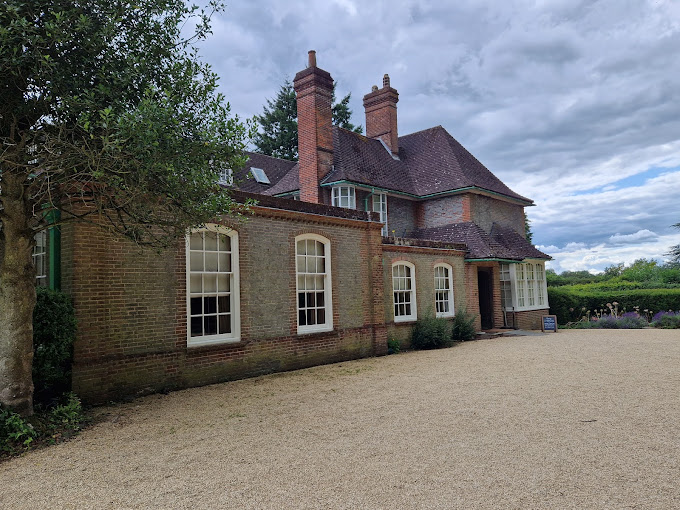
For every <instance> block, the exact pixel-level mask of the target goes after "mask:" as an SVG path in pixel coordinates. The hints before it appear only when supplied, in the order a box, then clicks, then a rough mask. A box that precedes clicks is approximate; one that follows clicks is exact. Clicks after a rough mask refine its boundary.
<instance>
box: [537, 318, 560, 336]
mask: <svg viewBox="0 0 680 510" xmlns="http://www.w3.org/2000/svg"><path fill="white" fill-rule="evenodd" d="M541 329H542V330H543V332H544V333H545V332H546V331H553V332H555V333H557V315H544V316H543V317H542V320H541Z"/></svg>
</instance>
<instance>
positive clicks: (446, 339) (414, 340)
mask: <svg viewBox="0 0 680 510" xmlns="http://www.w3.org/2000/svg"><path fill="white" fill-rule="evenodd" d="M448 345H451V324H450V323H449V321H448V320H446V319H444V318H437V317H432V316H426V317H423V318H422V319H418V320H417V321H416V324H415V326H413V331H412V332H411V347H412V348H413V349H438V348H439V347H446V346H448Z"/></svg>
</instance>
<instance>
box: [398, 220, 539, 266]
mask: <svg viewBox="0 0 680 510" xmlns="http://www.w3.org/2000/svg"><path fill="white" fill-rule="evenodd" d="M408 237H413V238H415V239H428V240H432V241H441V242H448V243H464V244H465V245H467V248H468V253H467V255H466V256H465V258H466V259H505V260H524V259H527V258H532V259H546V260H547V259H550V258H551V257H550V256H549V255H546V254H545V253H543V252H542V251H540V250H537V249H536V248H535V247H534V246H533V245H532V244H531V243H530V242H529V241H527V240H526V239H525V238H524V236H522V235H520V234H518V233H517V232H515V231H514V230H512V229H510V228H506V227H501V226H499V225H496V224H494V225H493V226H492V228H491V233H490V234H487V233H486V232H485V231H484V230H483V229H482V228H481V227H480V226H478V225H477V224H475V223H473V222H463V223H451V224H449V225H443V226H441V227H432V228H420V229H417V230H414V231H413V232H411V234H409V235H408Z"/></svg>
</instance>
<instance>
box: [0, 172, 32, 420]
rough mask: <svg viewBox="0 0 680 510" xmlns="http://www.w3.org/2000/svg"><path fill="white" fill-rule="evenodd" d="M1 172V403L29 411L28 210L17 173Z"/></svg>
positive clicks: (30, 340) (27, 413) (30, 240)
mask: <svg viewBox="0 0 680 510" xmlns="http://www.w3.org/2000/svg"><path fill="white" fill-rule="evenodd" d="M4 170H5V171H4V172H2V173H3V174H4V175H2V174H0V175H2V191H1V193H2V195H1V196H0V198H1V199H2V207H1V208H0V219H1V220H2V221H1V223H0V226H1V227H2V228H0V404H2V406H3V407H6V408H9V409H11V410H13V411H14V412H17V413H19V414H21V415H24V416H27V415H31V414H33V377H32V374H31V370H32V364H33V309H34V308H35V301H36V296H35V282H34V278H35V269H34V267H33V258H32V251H33V245H34V243H35V242H34V239H33V236H34V233H33V230H32V229H31V228H30V223H31V220H32V219H33V214H32V210H31V207H30V205H29V203H28V197H27V196H26V192H25V189H24V183H23V182H22V176H19V175H12V174H11V173H10V172H9V171H7V169H4Z"/></svg>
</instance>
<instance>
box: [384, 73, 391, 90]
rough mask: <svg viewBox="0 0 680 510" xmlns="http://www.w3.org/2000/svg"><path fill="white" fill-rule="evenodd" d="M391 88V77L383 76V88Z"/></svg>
mask: <svg viewBox="0 0 680 510" xmlns="http://www.w3.org/2000/svg"><path fill="white" fill-rule="evenodd" d="M389 86H390V75H389V74H385V76H383V88H386V87H389Z"/></svg>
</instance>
